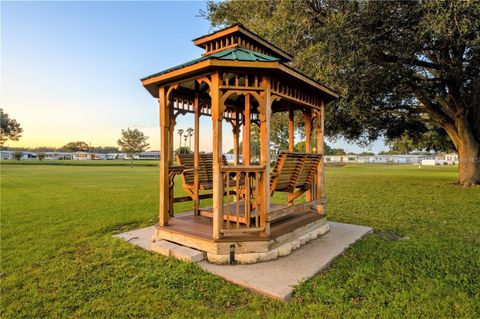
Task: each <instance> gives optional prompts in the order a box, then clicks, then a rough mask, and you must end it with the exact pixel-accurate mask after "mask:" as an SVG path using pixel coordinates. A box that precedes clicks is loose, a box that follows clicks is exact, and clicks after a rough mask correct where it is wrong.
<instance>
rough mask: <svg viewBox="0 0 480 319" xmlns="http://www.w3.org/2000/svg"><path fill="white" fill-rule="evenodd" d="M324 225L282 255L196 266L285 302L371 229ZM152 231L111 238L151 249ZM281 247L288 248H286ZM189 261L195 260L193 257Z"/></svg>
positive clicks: (128, 233)
mask: <svg viewBox="0 0 480 319" xmlns="http://www.w3.org/2000/svg"><path fill="white" fill-rule="evenodd" d="M328 224H329V226H330V231H329V232H328V233H326V234H325V235H323V236H321V237H318V238H317V239H313V240H311V241H310V242H309V243H307V244H305V245H304V246H302V247H300V248H298V249H296V250H295V251H293V252H291V253H290V254H289V255H287V256H284V257H282V258H278V259H275V260H271V261H266V262H260V263H256V264H250V265H217V264H212V263H209V262H207V261H200V262H198V265H199V266H200V267H201V268H203V269H204V270H206V271H208V272H210V273H213V274H216V275H218V276H221V277H223V278H224V279H225V280H227V281H230V282H232V283H235V284H237V285H240V286H243V287H246V288H248V289H252V290H254V291H257V292H259V293H262V294H264V295H267V296H270V297H274V298H277V299H280V300H283V301H286V300H288V299H290V298H291V296H292V291H293V287H294V286H296V285H298V284H299V283H300V282H301V281H303V280H306V279H309V278H311V277H313V276H315V275H316V274H317V273H319V272H320V271H322V270H323V269H325V268H326V267H327V266H328V265H329V264H330V262H331V261H332V260H333V259H334V258H335V257H337V256H338V255H340V254H341V253H342V252H344V251H345V250H346V249H347V248H348V247H349V246H350V245H351V244H353V243H354V242H355V241H357V240H359V239H360V238H361V237H363V236H364V235H366V234H368V233H370V232H371V231H372V229H371V228H370V227H365V226H358V225H351V224H342V223H335V222H328ZM154 231H155V229H154V227H147V228H142V229H138V230H134V231H130V232H127V233H123V234H118V235H115V237H119V238H123V239H125V240H127V241H129V242H130V243H132V244H135V245H137V246H140V247H142V248H144V249H147V250H152V246H153V245H152V241H151V238H152V235H153V234H154ZM180 247H182V246H180ZM183 248H186V247H183ZM284 249H285V250H289V247H285V248H284ZM172 252H173V250H170V251H169V254H170V255H173V254H172ZM283 253H284V252H283ZM278 254H280V252H278ZM177 258H178V257H177ZM193 259H195V257H194V258H193ZM191 261H193V262H195V260H191Z"/></svg>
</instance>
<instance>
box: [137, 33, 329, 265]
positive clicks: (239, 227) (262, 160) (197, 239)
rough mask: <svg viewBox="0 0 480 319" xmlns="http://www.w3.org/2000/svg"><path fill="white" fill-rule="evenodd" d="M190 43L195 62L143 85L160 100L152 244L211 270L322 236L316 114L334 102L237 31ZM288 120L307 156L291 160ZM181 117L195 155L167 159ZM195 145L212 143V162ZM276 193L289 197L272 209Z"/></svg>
mask: <svg viewBox="0 0 480 319" xmlns="http://www.w3.org/2000/svg"><path fill="white" fill-rule="evenodd" d="M193 42H194V44H195V45H197V46H199V47H201V48H203V49H204V50H205V52H204V53H203V54H202V56H201V57H200V58H198V59H196V60H193V61H190V62H187V63H184V64H182V65H178V66H176V67H173V68H170V69H167V70H165V71H162V72H159V73H156V74H153V75H150V76H148V77H145V78H143V79H142V80H141V81H142V84H143V86H144V87H145V88H146V89H147V90H148V91H149V92H150V94H151V95H152V96H154V97H155V98H158V101H159V110H160V143H161V150H160V154H161V158H160V164H159V167H160V209H159V210H160V211H159V214H160V216H159V223H158V225H157V232H156V237H157V238H158V239H165V240H168V241H172V242H175V243H178V244H181V245H184V246H188V247H192V248H196V249H200V250H202V251H205V252H207V253H208V256H209V260H217V259H218V258H217V259H215V258H216V257H222V256H227V254H229V253H230V251H231V250H232V249H233V250H234V251H235V253H236V254H247V253H266V254H268V253H269V252H271V251H272V250H274V249H277V248H278V247H280V246H281V245H284V244H286V243H288V242H289V241H292V240H296V239H298V238H300V237H302V236H305V235H306V234H308V233H309V232H312V231H315V229H317V228H319V227H323V229H326V227H328V226H327V225H326V217H325V214H324V203H325V195H324V165H323V157H322V154H323V123H324V106H325V104H326V103H329V102H331V101H333V100H334V99H336V98H337V97H338V95H337V94H336V93H335V92H334V91H332V90H331V89H329V88H327V87H326V86H324V85H322V84H321V83H318V82H316V81H314V80H312V79H310V78H308V77H307V76H305V75H303V74H301V73H300V72H298V71H296V70H295V69H293V68H292V67H290V66H289V65H288V64H289V62H290V61H291V56H290V55H289V54H288V53H286V52H284V51H282V50H281V49H279V48H277V47H276V46H274V45H272V44H271V43H269V42H268V41H266V40H264V39H262V38H260V37H259V36H257V35H256V34H254V33H252V32H250V31H249V30H247V29H246V28H244V27H242V26H241V25H234V26H231V27H228V28H226V29H223V30H220V31H217V32H214V33H212V34H209V35H206V36H202V37H200V38H197V39H194V40H193ZM296 111H297V112H302V114H303V119H304V128H305V153H296V152H294V112H296ZM276 112H288V114H289V149H288V151H287V150H285V151H284V152H281V153H280V154H279V155H278V156H277V155H276V154H275V156H276V158H273V159H272V158H271V148H270V120H271V116H272V113H276ZM187 113H192V114H194V123H195V127H194V130H195V138H194V150H193V154H192V155H188V154H176V155H175V154H174V150H173V137H174V135H175V132H174V128H175V124H176V123H175V122H176V118H177V116H179V115H184V114H187ZM201 116H209V117H211V118H212V122H213V135H212V136H207V135H203V136H202V130H201V128H200V125H199V119H200V117H201ZM223 121H225V122H228V123H230V124H231V127H232V133H233V140H234V161H233V164H231V165H229V164H228V163H227V162H226V161H225V158H224V156H223V151H224V150H222V137H223V136H224V134H225V133H226V132H222V122H223ZM253 125H258V127H259V132H260V138H259V140H260V156H259V161H253V160H252V156H251V154H250V150H251V145H250V141H251V127H252V126H253ZM228 133H229V132H228ZM314 134H315V136H316V138H314ZM200 138H202V139H204V138H205V139H211V140H212V141H213V152H212V153H209V154H208V153H207V154H206V153H201V152H200V150H199V140H200ZM240 139H241V140H242V143H241V144H242V147H241V149H240ZM312 140H315V141H316V145H315V146H313V145H312V142H311V141H312ZM240 154H241V156H240ZM272 160H273V161H272ZM271 163H275V165H274V168H273V169H271ZM272 165H273V164H272ZM177 174H181V175H182V178H183V187H184V189H185V191H186V192H187V194H188V196H183V197H175V196H174V194H173V183H174V177H175V175H177ZM275 192H286V193H287V194H288V195H287V200H286V202H285V203H284V204H279V203H276V204H273V203H271V196H273V194H274V193H275ZM303 194H305V196H304V197H301V195H303ZM209 197H210V198H213V204H212V205H210V207H202V205H201V201H202V200H203V199H206V198H209ZM187 200H191V201H192V202H193V205H192V212H190V213H184V214H179V215H177V216H176V215H175V214H174V211H173V203H174V202H181V201H187ZM295 201H297V203H295ZM299 201H301V203H298V202H299ZM220 260H222V259H221V258H220Z"/></svg>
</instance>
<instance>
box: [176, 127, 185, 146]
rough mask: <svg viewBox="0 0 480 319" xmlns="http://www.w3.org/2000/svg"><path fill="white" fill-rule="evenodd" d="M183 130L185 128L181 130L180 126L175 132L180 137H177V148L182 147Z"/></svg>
mask: <svg viewBox="0 0 480 319" xmlns="http://www.w3.org/2000/svg"><path fill="white" fill-rule="evenodd" d="M184 132H185V130H183V129H181V128H180V129H178V130H177V134H178V136H180V139H179V142H178V143H179V145H178V148H179V149H181V148H182V137H183V133H184Z"/></svg>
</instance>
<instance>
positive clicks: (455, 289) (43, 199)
mask: <svg viewBox="0 0 480 319" xmlns="http://www.w3.org/2000/svg"><path fill="white" fill-rule="evenodd" d="M33 162H36V163H38V161H33ZM71 162H73V161H71ZM85 162H86V161H85ZM96 162H100V161H96ZM102 162H108V161H102ZM20 163H22V162H20ZM0 169H1V176H2V183H1V185H0V186H1V193H2V205H1V215H0V216H1V223H2V245H1V246H0V249H1V255H2V262H1V264H0V267H1V273H2V280H1V281H0V286H1V290H2V298H0V308H1V309H2V318H16V319H17V318H56V317H68V318H154V317H155V318H157V317H158V318H163V317H165V318H167V317H178V318H191V317H199V318H206V317H211V318H317V317H319V316H322V317H325V318H373V317H379V318H396V317H404V318H454V317H456V318H476V317H478V313H479V311H480V305H479V302H478V301H479V297H480V272H479V271H478V269H479V268H480V248H479V247H480V241H479V238H480V228H479V227H478V225H479V223H480V210H479V209H480V201H479V199H480V189H479V188H470V189H463V188H460V187H456V186H454V185H453V183H452V182H453V181H454V180H455V176H456V169H455V168H452V167H428V168H422V169H419V168H417V167H415V166H404V165H399V166H387V165H349V166H345V167H342V168H334V167H327V170H326V183H327V184H326V185H327V187H326V191H327V198H328V206H327V214H328V216H329V217H328V218H329V219H330V220H333V221H337V222H343V223H352V224H359V225H368V226H371V227H373V228H374V229H375V231H374V233H373V234H371V235H369V236H367V237H366V238H364V239H363V240H361V241H360V242H357V243H355V244H354V245H353V246H352V247H350V248H349V249H348V250H347V251H346V252H345V253H344V254H342V255H341V256H340V257H339V258H337V259H336V260H334V262H333V263H332V264H331V265H330V267H329V269H328V271H325V272H323V273H321V274H319V275H317V276H316V277H315V278H314V279H312V280H309V281H307V282H304V283H302V284H300V285H299V286H298V287H297V288H296V290H295V293H294V296H293V300H292V301H291V302H289V303H281V302H278V301H275V300H273V299H270V298H267V297H263V296H260V295H258V294H255V293H252V292H250V291H248V290H245V289H242V288H239V287H237V286H235V285H233V284H231V283H228V282H226V281H224V280H222V279H221V278H220V277H217V276H214V275H211V274H209V273H206V272H204V271H202V270H201V269H200V268H199V267H197V266H196V265H192V264H188V263H184V262H179V261H176V260H175V259H172V258H164V257H162V256H160V255H159V254H156V253H151V252H147V251H144V250H142V249H139V248H137V247H134V246H132V245H131V244H129V243H126V242H124V241H122V240H120V239H116V238H112V235H113V234H116V233H120V232H124V231H128V230H132V229H136V228H140V227H145V226H149V225H154V224H155V223H156V222H157V220H158V196H159V194H158V168H157V167H142V166H135V168H134V169H129V168H128V167H116V166H113V167H108V166H85V167H77V166H72V167H68V166H48V165H35V166H34V165H28V166H27V165H2V167H1V168H0ZM181 184H182V183H181V177H180V176H177V178H176V180H175V195H176V196H177V195H178V196H182V195H185V193H184V191H183V189H182V187H181ZM432 190H434V192H435V194H434V196H433V195H432ZM275 199H278V196H275ZM202 204H203V201H202ZM204 204H205V205H206V206H208V205H211V202H209V201H207V200H206V201H205V203H204ZM191 205H192V203H176V204H175V209H176V211H177V212H181V211H185V210H189V209H190V208H191ZM395 235H396V236H401V237H408V238H409V239H408V240H405V241H395V240H392V239H391V238H395Z"/></svg>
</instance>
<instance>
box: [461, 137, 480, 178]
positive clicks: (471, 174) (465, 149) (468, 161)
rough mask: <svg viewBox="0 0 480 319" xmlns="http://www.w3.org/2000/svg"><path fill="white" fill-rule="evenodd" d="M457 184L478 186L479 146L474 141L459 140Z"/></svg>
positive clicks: (479, 170)
mask: <svg viewBox="0 0 480 319" xmlns="http://www.w3.org/2000/svg"><path fill="white" fill-rule="evenodd" d="M458 174H459V176H458V183H459V184H460V185H462V186H473V185H480V145H479V143H478V142H477V141H475V140H473V139H472V140H461V141H460V143H459V146H458Z"/></svg>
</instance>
